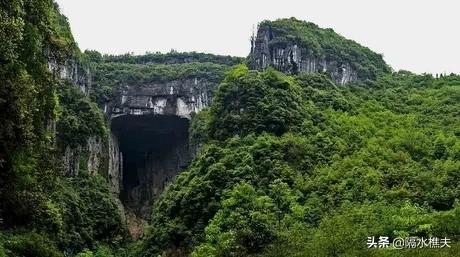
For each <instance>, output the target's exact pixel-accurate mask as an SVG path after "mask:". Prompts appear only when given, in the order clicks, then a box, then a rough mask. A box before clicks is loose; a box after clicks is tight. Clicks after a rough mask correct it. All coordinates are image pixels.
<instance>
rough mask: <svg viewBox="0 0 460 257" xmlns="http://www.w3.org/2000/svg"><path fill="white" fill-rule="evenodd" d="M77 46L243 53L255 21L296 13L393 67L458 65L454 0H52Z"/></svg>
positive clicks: (459, 11) (458, 8) (436, 69)
mask: <svg viewBox="0 0 460 257" xmlns="http://www.w3.org/2000/svg"><path fill="white" fill-rule="evenodd" d="M57 2H58V3H59V5H60V6H61V10H62V11H63V13H64V14H65V15H66V16H67V17H68V18H69V21H70V25H71V27H72V31H73V34H74V36H75V39H76V40H77V42H78V44H79V46H80V48H81V49H82V50H85V49H95V50H98V51H100V52H102V53H112V54H121V53H126V52H134V53H136V54H142V53H145V52H146V51H150V52H156V51H161V52H168V51H169V50H171V49H175V50H177V51H198V52H206V53H214V54H225V55H227V54H228V55H236V56H246V55H247V54H248V53H249V49H250V43H249V38H250V36H251V33H252V30H253V27H254V26H257V23H258V22H260V21H262V20H264V19H270V20H273V19H276V18H286V17H296V18H298V19H302V20H307V21H311V22H314V23H316V24H318V25H319V26H320V27H326V28H333V29H334V30H335V31H336V32H338V33H339V34H341V35H343V36H345V37H347V38H351V39H353V40H355V41H357V42H358V43H360V44H362V45H365V46H368V47H369V48H371V49H372V50H374V51H376V52H378V53H382V54H383V55H384V58H385V60H386V61H387V62H388V63H389V64H390V65H391V66H392V67H393V68H395V69H396V70H398V69H406V70H410V71H413V72H417V73H422V72H428V73H441V72H446V73H450V72H455V73H460V1H459V0H380V1H376V0H348V1H344V0H228V1H227V0H226V1H223V0H164V1H156V0H129V1H128V0H124V1H123V0H57Z"/></svg>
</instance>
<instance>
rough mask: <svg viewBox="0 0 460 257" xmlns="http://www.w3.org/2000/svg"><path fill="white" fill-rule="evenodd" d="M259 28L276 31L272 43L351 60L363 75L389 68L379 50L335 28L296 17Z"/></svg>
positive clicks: (339, 61)
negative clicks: (368, 46)
mask: <svg viewBox="0 0 460 257" xmlns="http://www.w3.org/2000/svg"><path fill="white" fill-rule="evenodd" d="M259 30H269V31H271V32H272V33H273V35H274V38H273V39H272V40H271V41H270V44H271V46H272V47H276V46H279V47H285V46H286V45H288V44H297V45H298V46H299V47H300V48H301V49H302V50H303V51H307V52H304V53H302V54H303V55H306V56H314V57H317V58H324V59H326V60H328V61H334V62H336V63H337V64H338V65H340V64H342V63H349V64H350V65H351V66H352V68H354V69H355V70H356V71H357V72H358V77H359V78H361V79H375V78H376V76H377V75H378V74H380V73H388V72H390V67H388V65H387V64H386V63H385V62H384V61H383V58H382V56H381V55H380V54H376V53H375V52H373V51H371V50H370V49H369V48H367V47H364V46H361V45H359V44H358V43H356V42H355V41H353V40H349V39H346V38H344V37H342V36H340V35H338V34H337V33H335V32H334V30H332V29H322V28H320V27H318V26H317V25H316V24H314V23H311V22H306V21H301V20H297V19H295V18H290V19H278V20H275V21H263V22H261V23H260V24H259Z"/></svg>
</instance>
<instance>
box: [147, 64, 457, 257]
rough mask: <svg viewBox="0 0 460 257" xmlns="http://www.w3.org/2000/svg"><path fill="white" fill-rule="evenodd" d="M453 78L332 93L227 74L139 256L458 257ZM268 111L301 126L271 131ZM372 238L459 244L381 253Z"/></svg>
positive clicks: (297, 82) (324, 84) (384, 80)
mask: <svg viewBox="0 0 460 257" xmlns="http://www.w3.org/2000/svg"><path fill="white" fill-rule="evenodd" d="M459 79H460V77H458V76H455V75H451V76H445V77H442V78H440V79H435V78H433V77H432V76H429V75H414V74H411V73H408V72H399V73H394V74H389V75H385V76H381V77H379V78H378V79H377V80H375V81H368V82H367V83H361V84H355V85H350V86H349V87H337V86H335V85H334V84H333V83H332V82H331V81H330V80H329V79H328V78H327V76H326V75H323V74H302V75H300V76H298V77H286V76H284V75H281V74H278V73H276V72H274V71H272V70H269V71H266V72H262V73H261V72H255V71H248V70H247V69H246V68H245V67H242V66H240V67H237V68H235V69H234V70H232V71H231V72H230V73H229V74H227V76H226V78H225V80H224V82H223V83H222V84H221V86H220V87H219V88H218V91H217V92H216V97H215V99H214V102H213V105H212V106H211V108H210V111H208V112H207V113H206V115H202V116H196V117H195V120H194V121H193V123H192V127H191V130H192V133H191V135H192V140H193V137H195V138H196V140H197V141H205V143H204V145H203V146H202V148H201V150H200V152H199V155H198V156H197V157H196V158H195V160H194V162H193V163H192V165H191V167H190V168H189V169H188V170H187V171H185V172H183V173H181V174H180V175H179V176H178V178H177V179H176V181H175V182H174V183H173V184H172V185H171V186H170V187H169V188H168V190H167V191H166V192H164V193H163V194H162V196H161V197H160V199H159V200H158V201H157V202H156V203H155V204H154V209H153V215H152V219H151V222H152V223H151V227H150V228H149V230H148V231H149V232H148V234H147V237H146V238H145V239H144V243H143V245H142V246H141V248H139V249H138V255H139V256H149V255H154V254H158V253H161V252H169V253H171V254H173V253H174V252H176V253H190V254H191V255H192V256H194V257H201V256H229V254H230V255H231V256H407V254H409V255H411V256H455V255H458V254H459V248H458V244H457V243H456V240H458V238H460V226H459V223H458V218H459V217H458V215H459V213H460V212H459V209H458V205H457V202H458V199H460V191H459V190H458V183H456V181H457V177H458V175H459V172H460V139H459V138H458V136H459V135H460V134H459V131H458V128H459V125H460V118H459V117H460V116H458V108H459V107H460V101H459V99H458V97H459V95H460V80H459ZM251 87H253V88H254V91H256V92H258V94H255V93H254V94H252V93H251V92H252V91H251ZM274 96H276V97H274ZM272 97H274V98H277V97H279V98H278V99H274V98H272ZM247 99H249V100H247ZM266 99H268V101H265V100H266ZM284 99H290V101H289V102H286V101H284ZM238 100H239V101H238ZM267 103H273V106H270V105H268V104H267ZM283 103H284V104H283ZM293 106H298V107H299V108H301V109H296V108H294V107H293ZM242 107H244V108H242ZM264 107H266V108H268V109H273V110H274V111H276V112H277V113H280V115H277V117H279V118H280V119H283V118H285V116H283V113H289V114H293V113H294V114H295V113H297V112H296V111H295V110H299V115H300V114H301V116H295V119H292V120H290V119H284V120H285V121H284V122H283V123H282V124H284V125H286V127H285V128H283V129H282V130H278V129H273V128H278V124H280V123H278V121H277V120H273V119H271V117H270V115H269V113H268V111H265V110H264ZM277 108H279V109H284V110H277ZM287 110H289V112H288V111H287ZM300 110H301V111H300ZM283 111H285V112H283ZM259 113H261V114H264V115H258V114H259ZM288 117H289V116H288ZM222 120H225V121H227V122H226V123H225V124H226V125H227V126H224V125H221V124H224V123H220V122H222ZM249 120H251V121H252V123H251V122H249ZM294 120H295V122H292V121H294ZM251 124H255V125H254V126H250V125H251ZM368 236H377V237H378V236H389V237H390V238H394V237H398V236H401V237H406V236H418V237H425V238H426V237H430V236H438V237H445V236H446V237H448V238H450V239H452V241H453V242H454V243H453V244H452V248H446V249H433V250H430V249H422V250H381V249H380V250H377V249H366V247H367V246H366V240H367V237H368Z"/></svg>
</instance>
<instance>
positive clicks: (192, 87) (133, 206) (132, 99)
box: [104, 78, 217, 234]
mask: <svg viewBox="0 0 460 257" xmlns="http://www.w3.org/2000/svg"><path fill="white" fill-rule="evenodd" d="M216 87H217V83H216V82H210V81H207V80H206V79H202V78H192V79H184V80H172V81H167V82H163V83H152V84H144V85H124V86H120V87H119V90H118V91H117V93H116V94H115V97H114V98H113V99H112V102H110V103H108V104H107V105H106V106H105V108H104V109H105V112H106V114H107V115H108V116H109V117H110V120H111V132H112V140H111V144H110V151H109V152H110V161H109V178H110V184H111V187H112V191H113V192H114V193H118V194H119V195H120V199H121V200H122V202H123V203H124V206H125V207H126V213H129V215H128V216H129V217H136V218H135V219H134V218H133V219H131V221H134V220H137V221H139V220H138V219H139V218H140V219H148V218H149V216H150V210H151V206H152V203H153V201H154V199H155V198H156V197H157V196H158V195H159V194H160V193H161V192H162V191H163V190H164V189H165V188H166V187H167V185H169V183H170V182H171V181H173V180H174V178H175V177H176V175H177V174H178V173H179V172H180V171H182V170H184V169H185V168H186V167H187V166H188V165H189V163H190V162H191V159H192V150H193V149H191V148H190V146H189V142H188V124H189V120H190V119H191V117H192V116H193V114H194V113H198V112H199V111H201V110H202V109H203V108H205V107H208V106H209V105H210V104H211V98H212V94H213V91H214V90H215V88H216ZM129 222H130V220H129V218H128V223H129ZM133 223H139V222H133ZM131 230H134V231H138V228H136V227H135V226H134V227H133V228H132V229H131ZM133 233H134V234H136V233H137V232H133Z"/></svg>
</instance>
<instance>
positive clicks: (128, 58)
mask: <svg viewBox="0 0 460 257" xmlns="http://www.w3.org/2000/svg"><path fill="white" fill-rule="evenodd" d="M86 53H90V54H91V53H93V54H95V52H94V51H87V52H86ZM96 55H97V54H96ZM96 55H93V56H96ZM101 57H102V58H98V57H96V59H94V60H95V61H97V62H117V63H131V64H181V63H193V62H201V63H215V64H221V65H226V66H233V65H237V64H240V63H242V62H243V60H244V59H243V58H241V57H234V56H223V55H215V54H206V53H197V52H185V53H180V52H176V51H174V50H171V52H169V53H165V54H163V53H159V52H157V53H146V54H143V55H132V54H124V55H104V56H101Z"/></svg>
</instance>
